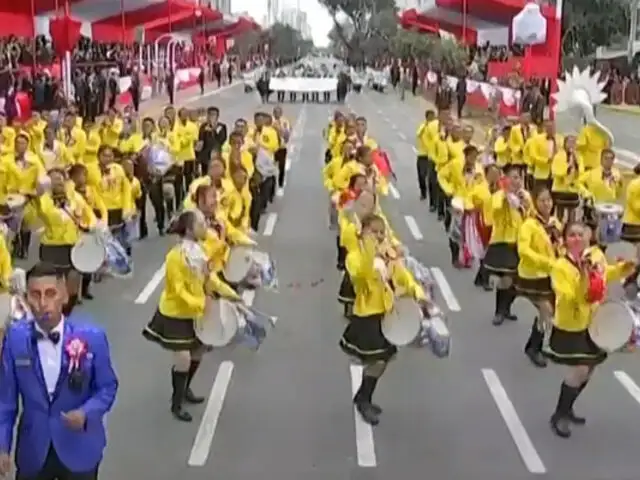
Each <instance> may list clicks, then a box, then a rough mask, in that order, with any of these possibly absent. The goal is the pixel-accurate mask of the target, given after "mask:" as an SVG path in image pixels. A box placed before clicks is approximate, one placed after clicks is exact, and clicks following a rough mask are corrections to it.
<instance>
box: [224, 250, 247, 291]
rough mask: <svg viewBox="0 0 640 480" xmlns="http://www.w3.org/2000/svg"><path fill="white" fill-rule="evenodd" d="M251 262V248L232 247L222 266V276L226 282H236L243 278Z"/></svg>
mask: <svg viewBox="0 0 640 480" xmlns="http://www.w3.org/2000/svg"><path fill="white" fill-rule="evenodd" d="M252 264H253V257H252V249H251V248H249V247H233V248H232V249H231V253H229V260H227V264H226V265H225V267H224V278H225V279H226V280H227V282H232V283H238V282H241V281H242V280H244V279H245V278H246V276H247V274H248V273H249V270H250V269H251V265H252Z"/></svg>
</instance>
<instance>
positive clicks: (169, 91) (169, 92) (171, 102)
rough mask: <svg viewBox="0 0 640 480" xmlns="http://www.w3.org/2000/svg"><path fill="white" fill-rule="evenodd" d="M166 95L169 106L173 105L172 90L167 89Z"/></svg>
mask: <svg viewBox="0 0 640 480" xmlns="http://www.w3.org/2000/svg"><path fill="white" fill-rule="evenodd" d="M167 94H168V95H169V104H170V105H173V88H167Z"/></svg>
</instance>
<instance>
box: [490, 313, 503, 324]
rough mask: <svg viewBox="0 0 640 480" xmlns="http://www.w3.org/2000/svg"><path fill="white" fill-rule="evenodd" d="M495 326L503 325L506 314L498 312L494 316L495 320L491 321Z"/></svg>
mask: <svg viewBox="0 0 640 480" xmlns="http://www.w3.org/2000/svg"><path fill="white" fill-rule="evenodd" d="M491 323H492V324H493V325H494V326H496V327H498V326H500V325H502V324H503V323H504V315H501V314H499V313H496V314H495V315H494V316H493V320H492V322H491Z"/></svg>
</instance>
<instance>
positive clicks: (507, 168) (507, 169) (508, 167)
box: [502, 163, 520, 175]
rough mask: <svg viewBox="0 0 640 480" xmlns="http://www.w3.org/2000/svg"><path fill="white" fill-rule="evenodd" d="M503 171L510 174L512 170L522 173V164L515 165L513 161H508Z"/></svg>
mask: <svg viewBox="0 0 640 480" xmlns="http://www.w3.org/2000/svg"><path fill="white" fill-rule="evenodd" d="M502 171H503V172H504V174H505V175H509V174H510V173H511V172H516V173H520V166H519V165H514V164H512V163H507V164H506V165H505V166H504V167H502Z"/></svg>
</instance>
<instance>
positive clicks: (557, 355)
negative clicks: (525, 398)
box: [547, 222, 635, 438]
mask: <svg viewBox="0 0 640 480" xmlns="http://www.w3.org/2000/svg"><path fill="white" fill-rule="evenodd" d="M589 236H590V232H589V230H588V228H587V227H586V226H585V225H583V224H581V223H577V222H574V223H571V224H569V225H568V226H567V227H566V228H565V230H564V238H563V243H564V245H565V246H566V249H567V254H566V255H565V256H564V257H562V258H559V259H558V261H556V262H555V264H554V266H553V269H552V270H551V284H552V287H553V292H554V296H555V313H554V317H553V328H552V330H551V336H550V338H549V346H548V353H547V355H548V356H549V358H550V359H551V360H552V361H553V362H554V363H557V364H560V365H566V366H568V367H569V369H568V370H567V371H566V374H565V375H566V376H565V377H564V381H563V383H562V385H561V387H560V394H559V397H558V403H557V406H556V410H555V412H554V413H553V415H552V416H551V419H550V425H551V430H552V431H553V433H555V434H556V435H558V436H559V437H562V438H568V437H570V436H571V434H572V431H571V426H572V425H583V424H584V423H585V422H586V420H585V418H584V417H581V416H578V415H577V414H576V413H575V411H574V408H573V407H574V403H575V401H576V399H577V398H578V396H579V395H580V394H581V393H582V391H583V390H584V389H585V388H586V386H587V384H588V382H589V380H590V378H591V376H592V375H593V372H594V371H595V369H596V367H597V366H598V365H599V364H601V363H602V362H603V361H604V360H605V359H606V358H607V353H606V352H605V351H604V350H602V349H601V348H600V347H598V346H597V345H596V344H595V343H594V339H592V337H591V336H590V334H589V326H590V325H591V322H592V321H593V320H594V313H596V312H597V304H598V303H600V302H601V301H602V300H603V298H602V294H603V293H604V292H603V291H599V292H598V291H595V290H594V289H593V288H592V284H591V278H593V277H594V276H595V277H600V280H602V281H604V283H605V285H606V284H609V283H611V282H613V281H616V280H618V279H620V278H622V277H624V276H627V275H629V274H630V273H631V272H632V271H633V269H634V268H635V262H629V261H620V262H617V263H616V264H614V265H608V264H607V263H606V261H605V262H602V261H601V260H599V259H598V258H597V257H595V258H594V256H593V254H592V252H591V251H590V250H589V248H588V244H589V240H588V238H589ZM594 273H595V275H594ZM594 286H595V285H594ZM589 293H591V295H589ZM596 293H597V294H599V296H596V295H595V294H596Z"/></svg>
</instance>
